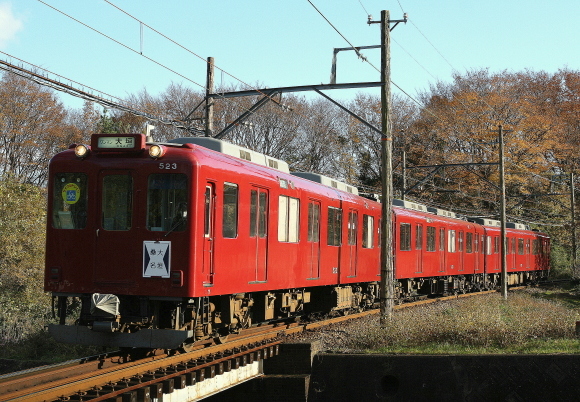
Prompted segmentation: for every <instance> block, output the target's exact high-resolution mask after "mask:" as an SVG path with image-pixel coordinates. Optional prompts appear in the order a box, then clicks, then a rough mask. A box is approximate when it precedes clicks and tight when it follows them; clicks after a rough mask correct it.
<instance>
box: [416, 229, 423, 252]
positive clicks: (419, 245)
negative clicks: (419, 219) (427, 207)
mask: <svg viewBox="0 0 580 402" xmlns="http://www.w3.org/2000/svg"><path fill="white" fill-rule="evenodd" d="M416 229H417V230H416V231H415V250H421V249H422V248H423V225H417V227H416Z"/></svg>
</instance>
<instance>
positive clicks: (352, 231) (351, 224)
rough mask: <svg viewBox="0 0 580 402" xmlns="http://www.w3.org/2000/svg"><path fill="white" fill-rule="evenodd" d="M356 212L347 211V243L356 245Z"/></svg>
mask: <svg viewBox="0 0 580 402" xmlns="http://www.w3.org/2000/svg"><path fill="white" fill-rule="evenodd" d="M357 220H358V214H357V213H356V212H349V213H348V245H349V246H354V245H356V238H357V235H358V230H357V229H358V227H357V224H358V222H357Z"/></svg>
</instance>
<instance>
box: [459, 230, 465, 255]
mask: <svg viewBox="0 0 580 402" xmlns="http://www.w3.org/2000/svg"><path fill="white" fill-rule="evenodd" d="M457 244H458V248H459V252H460V253H462V252H463V250H464V247H463V232H459V237H458V238H457Z"/></svg>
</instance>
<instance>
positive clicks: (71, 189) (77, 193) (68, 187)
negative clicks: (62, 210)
mask: <svg viewBox="0 0 580 402" xmlns="http://www.w3.org/2000/svg"><path fill="white" fill-rule="evenodd" d="M80 198H81V189H80V188H79V186H77V185H76V184H74V183H67V184H65V185H64V187H63V188H62V199H63V200H64V202H66V203H67V204H76V202H77V201H78V200H79V199H80Z"/></svg>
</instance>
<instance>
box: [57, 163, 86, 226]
mask: <svg viewBox="0 0 580 402" xmlns="http://www.w3.org/2000/svg"><path fill="white" fill-rule="evenodd" d="M53 188H54V190H53V193H52V227H54V228H56V229H84V228H85V227H86V226H87V194H88V191H87V175H86V174H84V173H57V174H55V175H54V186H53Z"/></svg>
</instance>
